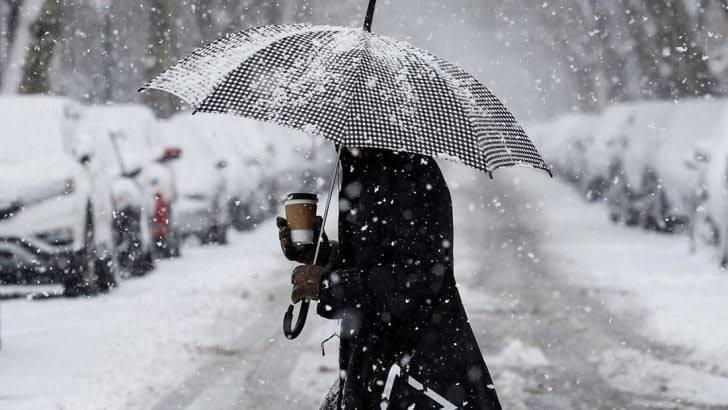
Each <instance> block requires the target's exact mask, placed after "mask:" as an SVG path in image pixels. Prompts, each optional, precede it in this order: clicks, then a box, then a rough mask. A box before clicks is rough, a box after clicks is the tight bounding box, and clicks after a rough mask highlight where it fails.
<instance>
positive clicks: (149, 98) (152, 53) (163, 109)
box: [144, 0, 179, 117]
mask: <svg viewBox="0 0 728 410" xmlns="http://www.w3.org/2000/svg"><path fill="white" fill-rule="evenodd" d="M178 7H179V3H178V2H177V1H176V0H150V1H149V21H150V23H151V28H150V30H149V48H148V54H147V61H146V64H145V77H146V78H152V77H154V76H155V75H157V74H159V73H160V72H162V71H163V70H164V69H165V68H167V67H169V66H171V65H172V64H173V63H174V62H175V60H176V59H177V50H178V47H177V33H178V28H177V16H178V14H179V8H178ZM144 98H145V102H146V103H147V104H149V105H150V106H151V107H152V108H154V110H155V111H156V112H157V114H158V115H161V116H163V117H168V116H170V115H172V114H173V113H174V112H175V111H176V110H177V107H178V105H177V104H178V103H177V101H176V100H174V99H173V97H171V96H170V95H168V94H166V93H146V94H145V97H144Z"/></svg>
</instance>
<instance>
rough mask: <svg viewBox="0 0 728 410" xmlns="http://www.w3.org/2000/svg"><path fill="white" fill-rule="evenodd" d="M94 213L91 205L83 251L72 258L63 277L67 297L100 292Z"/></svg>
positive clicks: (87, 216) (87, 215) (88, 211)
mask: <svg viewBox="0 0 728 410" xmlns="http://www.w3.org/2000/svg"><path fill="white" fill-rule="evenodd" d="M95 255H96V250H95V247H94V227H93V213H92V211H91V205H90V204H89V205H88V206H87V210H86V230H85V234H84V244H83V247H82V248H81V250H79V251H78V252H76V253H75V254H74V255H73V256H72V257H71V263H70V264H69V267H68V269H67V270H66V271H65V272H64V275H63V295H64V296H66V297H78V296H91V295H94V294H96V293H97V292H98V290H99V289H98V284H97V282H96V272H95V267H96V266H95V263H93V261H94V259H95Z"/></svg>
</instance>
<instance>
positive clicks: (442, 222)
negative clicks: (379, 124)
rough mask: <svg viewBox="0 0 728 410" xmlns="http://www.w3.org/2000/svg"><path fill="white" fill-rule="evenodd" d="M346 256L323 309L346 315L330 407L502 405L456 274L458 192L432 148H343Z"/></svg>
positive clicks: (342, 242)
mask: <svg viewBox="0 0 728 410" xmlns="http://www.w3.org/2000/svg"><path fill="white" fill-rule="evenodd" d="M341 164H342V182H341V191H340V195H339V207H340V214H339V246H340V252H339V257H338V258H337V261H338V262H337V263H336V264H335V266H334V267H333V268H332V270H331V271H330V272H328V273H326V274H324V276H323V279H322V283H321V290H320V293H319V302H318V307H317V311H318V314H319V315H321V316H323V317H325V318H329V319H342V321H341V329H340V334H339V336H340V345H339V366H340V370H341V371H340V377H339V380H338V381H337V383H335V384H334V386H332V389H331V391H330V392H329V394H328V395H327V398H326V401H325V403H324V404H323V406H322V409H377V410H381V409H396V410H399V409H407V408H410V406H412V405H413V404H414V405H415V407H414V408H415V409H454V408H458V409H500V404H499V402H498V398H497V396H496V393H495V389H494V387H493V384H492V383H493V382H492V380H491V377H490V374H489V373H488V369H487V367H486V365H485V362H484V360H483V356H482V354H481V352H480V349H479V348H478V345H477V342H476V340H475V337H474V336H473V331H472V329H471V328H470V324H469V323H468V319H467V316H466V314H465V310H464V308H463V304H462V301H461V299H460V295H459V293H458V290H457V287H456V285H455V278H454V276H453V245H454V244H453V220H452V201H451V198H450V192H449V190H448V188H447V185H446V183H445V180H444V178H443V176H442V173H441V172H440V169H439V167H438V166H437V164H436V162H435V161H434V160H433V159H432V158H430V157H426V156H421V155H415V154H409V153H394V152H391V151H386V150H378V149H361V150H356V151H354V154H352V153H351V152H349V151H348V150H347V149H343V150H342V157H341Z"/></svg>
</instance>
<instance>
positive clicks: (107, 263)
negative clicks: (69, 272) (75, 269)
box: [94, 258, 121, 293]
mask: <svg viewBox="0 0 728 410" xmlns="http://www.w3.org/2000/svg"><path fill="white" fill-rule="evenodd" d="M94 266H95V269H96V280H97V284H98V288H99V291H101V292H103V293H108V292H110V291H111V290H112V289H114V288H116V287H118V286H119V284H120V283H121V276H120V273H119V266H118V264H116V263H115V261H114V260H113V258H99V259H97V260H96V262H95V265H94Z"/></svg>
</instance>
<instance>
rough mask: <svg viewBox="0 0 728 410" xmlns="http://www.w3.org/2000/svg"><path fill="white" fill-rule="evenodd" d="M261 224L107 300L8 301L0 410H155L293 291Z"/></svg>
mask: <svg viewBox="0 0 728 410" xmlns="http://www.w3.org/2000/svg"><path fill="white" fill-rule="evenodd" d="M263 225H264V226H263V227H261V228H260V229H258V230H257V231H254V232H251V233H246V234H233V235H231V244H230V245H229V246H221V247H189V248H185V249H183V251H184V255H183V258H182V259H179V260H175V261H166V262H161V263H160V264H159V267H158V269H157V270H155V271H154V272H152V273H151V274H150V275H149V276H147V277H143V278H139V279H134V280H128V281H124V282H123V283H122V286H121V287H120V288H119V289H118V290H117V291H115V292H114V293H112V294H110V295H108V296H101V297H95V298H91V299H76V300H68V299H63V298H56V299H48V300H36V301H26V300H13V301H3V302H0V304H1V305H2V306H1V309H2V343H3V346H2V350H0V408H13V409H23V408H33V409H38V408H74V409H79V408H89V409H92V408H124V407H129V408H140V407H148V406H149V405H150V403H151V402H153V401H154V400H155V398H156V397H158V396H160V395H162V394H164V393H165V392H166V391H167V390H168V389H170V388H172V387H174V386H176V385H177V383H179V381H180V379H183V378H185V377H186V376H187V375H188V373H191V372H193V371H194V369H196V368H197V367H198V366H199V365H200V363H201V362H202V361H204V360H205V359H206V357H207V356H206V354H208V353H209V352H210V351H215V350H216V349H218V350H219V349H223V348H224V346H225V344H226V343H227V342H228V341H229V340H232V339H233V338H235V337H236V336H238V335H239V333H240V332H241V329H243V328H245V326H246V324H248V323H250V322H252V321H253V320H254V319H255V314H254V313H255V312H256V311H255V309H254V308H255V306H254V305H255V304H256V303H258V301H259V300H260V298H262V297H265V295H266V294H267V292H269V290H270V289H272V288H273V287H276V286H280V285H282V284H283V285H285V284H286V283H287V276H286V275H282V274H281V272H283V271H286V270H290V266H289V265H288V264H287V263H286V262H285V261H282V260H281V258H280V255H279V253H280V252H279V251H278V244H277V242H276V238H275V232H274V231H273V227H272V224H268V225H266V224H263ZM281 309H284V306H282V307H281ZM208 356H209V355H208Z"/></svg>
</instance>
